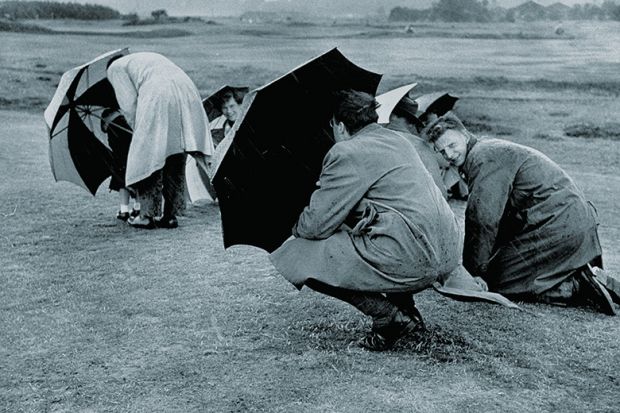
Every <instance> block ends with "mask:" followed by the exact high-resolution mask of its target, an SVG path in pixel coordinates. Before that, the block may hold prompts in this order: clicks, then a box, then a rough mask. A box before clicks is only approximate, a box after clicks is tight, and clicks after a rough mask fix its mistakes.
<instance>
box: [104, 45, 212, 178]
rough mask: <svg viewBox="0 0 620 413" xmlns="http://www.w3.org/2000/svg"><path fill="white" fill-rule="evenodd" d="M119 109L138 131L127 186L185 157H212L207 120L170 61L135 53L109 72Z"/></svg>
mask: <svg viewBox="0 0 620 413" xmlns="http://www.w3.org/2000/svg"><path fill="white" fill-rule="evenodd" d="M108 79H109V80H110V83H111V84H112V86H113V87H114V92H115V94H116V98H117V100H118V103H119V106H120V108H121V110H122V111H123V114H124V115H125V118H126V119H127V122H128V123H129V125H130V126H131V127H132V129H133V137H132V141H131V147H130V149H129V156H128V159H127V171H126V175H125V183H126V185H127V186H129V185H132V184H135V183H136V182H139V181H141V180H143V179H145V178H147V177H149V176H150V175H151V174H152V173H153V172H155V171H158V170H160V169H161V168H163V166H164V163H165V162H166V158H168V157H169V156H170V155H174V154H177V153H183V152H189V153H191V152H195V153H200V154H202V155H211V154H212V153H213V142H212V140H211V135H210V133H209V123H208V120H207V115H206V114H205V112H204V109H203V107H202V101H201V99H200V94H199V93H198V90H197V89H196V86H195V85H194V83H193V82H192V80H191V79H190V78H189V77H188V76H187V74H186V73H185V72H184V71H183V70H182V69H181V68H179V67H178V66H177V65H175V64H174V63H172V62H171V61H170V60H168V59H167V58H166V57H164V56H162V55H160V54H157V53H149V52H141V53H132V54H129V55H127V56H123V57H121V58H120V59H118V60H115V61H114V62H113V63H112V64H111V65H110V67H109V68H108Z"/></svg>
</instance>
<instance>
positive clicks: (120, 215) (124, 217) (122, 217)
mask: <svg viewBox="0 0 620 413" xmlns="http://www.w3.org/2000/svg"><path fill="white" fill-rule="evenodd" d="M116 219H120V220H121V221H127V220H128V219H129V212H121V211H118V212H117V213H116Z"/></svg>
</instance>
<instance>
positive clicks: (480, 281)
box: [474, 277, 489, 291]
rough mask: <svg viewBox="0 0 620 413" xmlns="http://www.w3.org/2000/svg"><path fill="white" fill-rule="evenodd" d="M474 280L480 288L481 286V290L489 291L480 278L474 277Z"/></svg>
mask: <svg viewBox="0 0 620 413" xmlns="http://www.w3.org/2000/svg"><path fill="white" fill-rule="evenodd" d="M474 281H475V282H476V284H478V285H479V286H480V288H482V291H489V286H488V285H487V283H486V281H484V280H483V279H482V278H480V277H474Z"/></svg>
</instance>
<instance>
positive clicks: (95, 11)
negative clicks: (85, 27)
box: [0, 1, 121, 20]
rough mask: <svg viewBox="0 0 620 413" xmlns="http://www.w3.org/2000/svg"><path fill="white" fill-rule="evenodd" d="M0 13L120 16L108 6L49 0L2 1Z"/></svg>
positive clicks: (16, 15) (47, 16)
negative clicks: (52, 0)
mask: <svg viewBox="0 0 620 413" xmlns="http://www.w3.org/2000/svg"><path fill="white" fill-rule="evenodd" d="M1 15H6V16H10V18H12V19H79V20H108V19H118V18H120V17H121V14H120V13H119V12H118V11H116V10H114V9H111V8H109V7H104V6H99V5H95V4H77V3H56V2H51V1H2V2H0V16H1Z"/></svg>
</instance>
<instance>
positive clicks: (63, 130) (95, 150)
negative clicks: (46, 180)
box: [45, 49, 129, 195]
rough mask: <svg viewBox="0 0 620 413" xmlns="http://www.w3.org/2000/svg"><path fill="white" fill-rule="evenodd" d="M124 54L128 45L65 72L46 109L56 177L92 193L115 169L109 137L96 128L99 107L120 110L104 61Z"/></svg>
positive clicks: (51, 159)
mask: <svg viewBox="0 0 620 413" xmlns="http://www.w3.org/2000/svg"><path fill="white" fill-rule="evenodd" d="M127 53H129V51H128V50H127V49H120V50H115V51H112V52H108V53H106V54H104V55H101V56H99V57H97V58H96V59H94V60H92V61H90V62H88V63H86V64H84V65H82V66H78V67H76V68H73V69H71V70H69V71H68V72H66V73H64V74H63V75H62V78H61V79H60V83H59V84H58V88H57V89H56V93H55V94H54V97H53V98H52V101H51V103H50V104H49V106H48V107H47V109H46V110H45V122H46V124H47V127H48V131H49V138H50V164H51V167H52V172H53V174H54V178H55V179H56V180H57V181H61V180H62V181H69V182H73V183H74V184H77V185H79V186H81V187H83V188H85V189H87V190H88V191H89V192H90V193H92V194H93V195H94V194H95V192H97V188H98V187H99V185H100V184H101V183H102V182H103V181H104V180H105V179H106V178H108V177H109V176H110V175H111V173H112V169H113V165H112V151H111V150H110V148H109V146H108V145H107V135H105V134H104V133H103V131H101V128H100V124H101V115H102V113H103V111H105V110H106V109H108V108H111V109H116V108H118V102H117V101H116V96H115V94H114V89H113V88H112V85H111V84H110V82H109V81H108V79H107V73H106V69H107V64H108V62H109V61H110V60H111V59H114V58H116V57H118V56H123V55H126V54H127Z"/></svg>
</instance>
